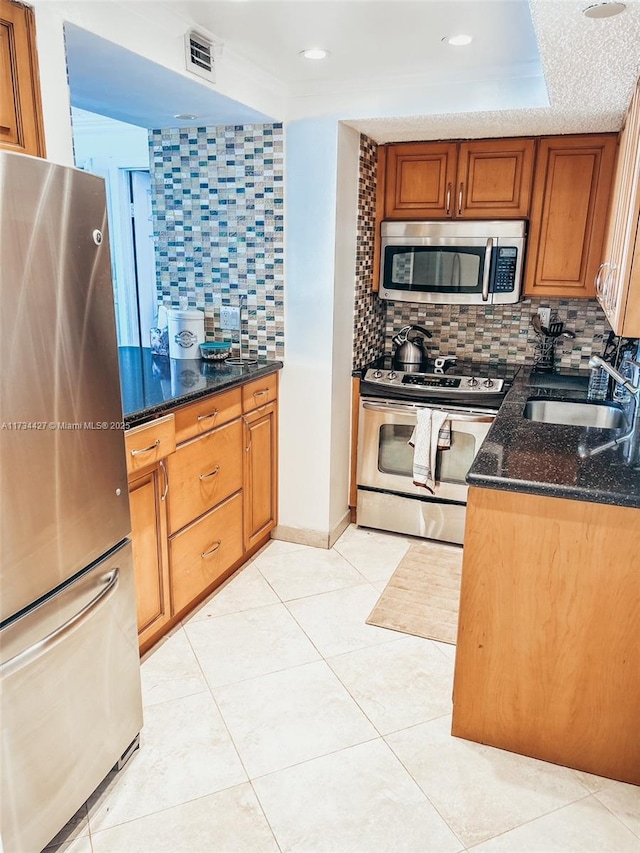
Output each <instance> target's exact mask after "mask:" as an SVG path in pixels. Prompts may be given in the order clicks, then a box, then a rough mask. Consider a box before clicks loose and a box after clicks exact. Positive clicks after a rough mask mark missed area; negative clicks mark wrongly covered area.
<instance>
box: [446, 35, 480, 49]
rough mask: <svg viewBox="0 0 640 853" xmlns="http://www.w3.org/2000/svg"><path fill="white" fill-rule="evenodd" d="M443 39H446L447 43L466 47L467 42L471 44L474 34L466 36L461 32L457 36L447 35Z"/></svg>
mask: <svg viewBox="0 0 640 853" xmlns="http://www.w3.org/2000/svg"><path fill="white" fill-rule="evenodd" d="M442 41H446V43H447V44H452V45H454V47H464V46H465V45H467V44H471V42H472V41H473V36H466V35H464V34H463V33H460V35H457V36H445V37H444V38H443V39H442Z"/></svg>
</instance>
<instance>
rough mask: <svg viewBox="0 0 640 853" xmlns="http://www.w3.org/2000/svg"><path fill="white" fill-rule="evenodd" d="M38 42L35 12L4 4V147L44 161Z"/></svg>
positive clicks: (0, 67)
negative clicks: (36, 38) (41, 158)
mask: <svg viewBox="0 0 640 853" xmlns="http://www.w3.org/2000/svg"><path fill="white" fill-rule="evenodd" d="M35 42H36V40H35V22H34V14H33V11H32V10H31V9H28V8H27V7H25V6H20V5H18V4H17V3H12V2H10V0H0V147H1V148H7V149H9V150H11V151H19V152H21V153H23V154H34V155H36V156H38V157H44V156H45V147H44V132H43V125H42V106H41V103H40V80H39V77H38V60H37V54H36V43H35Z"/></svg>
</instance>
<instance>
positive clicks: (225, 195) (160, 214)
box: [149, 124, 284, 358]
mask: <svg viewBox="0 0 640 853" xmlns="http://www.w3.org/2000/svg"><path fill="white" fill-rule="evenodd" d="M283 141H284V138H283V130H282V125H281V124H264V125H246V126H243V127H238V126H234V127H191V128H169V129H164V130H152V131H150V132H149V148H150V163H151V201H152V214H153V230H154V241H155V250H156V282H157V292H158V303H162V304H164V305H165V306H167V307H173V308H187V307H188V308H200V309H203V310H204V313H205V328H206V331H207V336H208V337H209V338H211V339H213V338H214V337H215V338H216V339H222V338H229V337H233V338H234V340H237V339H238V333H237V332H234V333H229V332H224V331H222V330H221V328H220V306H221V305H233V306H237V305H239V304H240V303H241V302H242V333H243V345H244V347H245V354H250V355H252V356H253V357H256V356H261V357H269V358H281V357H282V356H283V355H284V308H283V283H284V274H283V262H284V163H283Z"/></svg>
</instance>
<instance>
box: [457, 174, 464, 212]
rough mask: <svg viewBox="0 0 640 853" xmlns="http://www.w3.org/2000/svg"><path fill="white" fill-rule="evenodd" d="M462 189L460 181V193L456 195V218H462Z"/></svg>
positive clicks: (462, 182) (462, 184)
mask: <svg viewBox="0 0 640 853" xmlns="http://www.w3.org/2000/svg"><path fill="white" fill-rule="evenodd" d="M463 189H464V181H460V192H459V193H458V216H462V191H463Z"/></svg>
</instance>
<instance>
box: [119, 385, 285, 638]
mask: <svg viewBox="0 0 640 853" xmlns="http://www.w3.org/2000/svg"><path fill="white" fill-rule="evenodd" d="M277 401H278V375H277V373H272V374H268V375H266V376H264V377H260V378H258V379H255V380H253V381H247V382H246V383H244V384H243V385H239V386H237V387H235V388H232V389H230V390H226V391H220V392H218V393H213V394H211V395H209V396H206V397H202V398H200V399H199V400H196V401H195V402H192V403H188V404H186V405H184V406H180V407H178V408H176V409H175V410H174V411H173V412H171V413H170V414H169V415H166V416H164V417H161V418H158V419H157V420H153V421H150V422H149V423H146V424H143V425H141V426H140V427H136V428H134V429H131V430H129V431H127V433H126V437H125V440H126V446H127V463H128V466H129V467H128V471H129V501H130V507H131V523H132V539H133V559H134V569H135V576H136V589H137V601H138V631H139V641H140V649H141V652H144V651H146V650H147V649H148V648H150V647H151V646H152V645H153V643H155V642H156V641H157V640H158V639H160V637H161V636H162V635H163V634H165V633H166V632H167V631H168V630H169V628H170V627H171V626H172V625H174V624H175V623H176V622H177V621H178V620H179V619H180V618H182V617H183V616H184V615H185V614H186V613H187V612H188V611H189V610H190V609H191V608H192V607H194V606H195V605H196V604H197V603H198V602H199V601H202V599H203V598H205V597H206V596H207V595H209V594H210V593H211V592H212V591H213V590H214V589H215V587H216V586H218V585H219V584H220V583H222V582H223V581H224V580H225V579H226V578H227V577H228V576H229V575H230V574H231V573H232V572H234V571H235V570H236V569H237V568H239V567H240V566H241V565H242V564H243V563H244V562H245V561H246V560H247V559H248V557H249V556H251V554H252V553H254V552H255V551H256V550H258V548H260V547H262V545H264V544H265V542H267V541H268V539H269V535H270V533H271V530H272V529H273V528H274V527H275V525H276V523H277V436H278V434H277V428H278V417H277V409H278V406H277Z"/></svg>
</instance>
